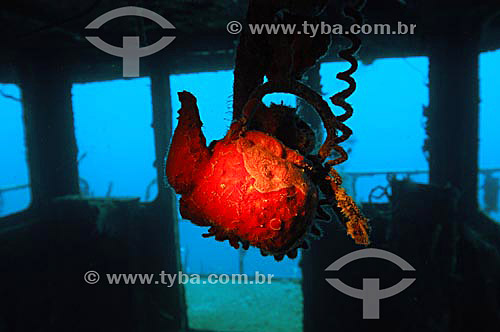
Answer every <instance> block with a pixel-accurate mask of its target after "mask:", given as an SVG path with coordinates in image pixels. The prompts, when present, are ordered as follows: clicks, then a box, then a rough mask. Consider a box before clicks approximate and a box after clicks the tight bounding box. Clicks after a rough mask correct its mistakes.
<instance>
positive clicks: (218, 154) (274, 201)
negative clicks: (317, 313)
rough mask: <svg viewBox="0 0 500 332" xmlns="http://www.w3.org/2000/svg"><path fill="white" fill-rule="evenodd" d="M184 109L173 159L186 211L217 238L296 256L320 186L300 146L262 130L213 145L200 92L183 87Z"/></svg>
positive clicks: (173, 178) (174, 182)
mask: <svg viewBox="0 0 500 332" xmlns="http://www.w3.org/2000/svg"><path fill="white" fill-rule="evenodd" d="M179 100H180V101H181V105H182V107H181V109H180V110H179V125H178V126H177V128H176V130H175V133H174V136H173V138H172V143H171V146H170V151H169V154H168V158H167V163H166V175H167V178H168V182H169V183H170V185H171V186H172V187H173V188H174V189H175V191H176V192H177V193H178V194H181V195H182V197H181V200H180V212H181V215H182V217H183V218H186V219H189V220H191V221H192V222H193V223H194V224H196V225H200V226H210V228H209V230H208V234H204V236H206V237H208V236H215V239H216V240H219V241H224V240H229V242H230V244H231V245H232V246H233V247H235V248H239V245H240V242H241V243H242V245H243V247H244V248H245V249H246V248H248V246H249V245H252V246H255V247H258V248H260V249H261V252H262V253H263V254H265V255H266V254H267V255H274V257H275V258H276V259H277V260H280V259H282V258H283V256H284V255H285V254H286V255H288V256H289V257H291V258H294V257H296V255H297V248H299V247H301V246H304V243H303V239H304V236H305V234H306V233H307V232H308V230H309V229H310V227H311V225H312V223H313V218H314V215H315V211H316V207H317V204H318V192H317V189H316V186H315V185H314V184H313V183H312V181H311V179H310V178H309V175H308V171H307V170H308V169H310V165H309V164H308V162H307V161H306V160H305V159H304V157H303V156H302V155H300V153H299V152H297V151H295V150H292V149H290V148H288V147H286V146H285V145H284V144H283V143H282V142H280V141H279V140H278V139H276V138H274V137H273V136H270V135H268V134H266V133H263V132H260V131H244V132H241V133H240V134H238V135H231V133H232V131H231V130H230V131H229V132H228V134H227V135H226V137H225V138H224V139H222V140H219V141H215V142H213V143H212V144H211V145H210V147H207V146H206V141H205V137H204V136H203V133H202V131H201V126H202V123H201V120H200V116H199V111H198V107H197V105H196V98H195V97H194V96H193V95H192V94H190V93H188V92H181V93H179Z"/></svg>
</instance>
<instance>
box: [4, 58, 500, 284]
mask: <svg viewBox="0 0 500 332" xmlns="http://www.w3.org/2000/svg"><path fill="white" fill-rule="evenodd" d="M346 66H347V65H346V64H344V63H326V64H323V65H322V66H321V76H322V85H323V92H324V94H325V98H326V97H329V96H331V95H332V94H334V93H335V92H337V91H339V90H340V89H342V88H343V87H344V86H345V85H344V83H342V82H339V81H337V80H336V79H335V74H336V73H337V72H338V71H339V70H343V69H345V68H346ZM499 69H500V50H498V51H495V52H488V53H484V54H482V55H481V56H480V79H481V84H480V93H481V104H480V112H481V113H480V155H479V162H480V168H481V169H486V168H500V154H499V153H498V144H499V142H500V139H499V131H498V129H497V127H498V124H499V123H500V121H499V120H500V115H499V112H498V110H499V109H500V99H499V98H498V97H497V89H495V87H498V84H499V82H498V76H499V75H498V74H499V73H500V70H499ZM427 70H428V60H427V59H426V58H425V57H419V58H405V59H381V60H376V61H375V62H373V63H372V64H370V65H363V64H361V65H360V68H359V70H358V72H356V74H355V75H354V76H355V78H356V79H357V81H358V89H357V91H356V93H355V94H354V95H353V96H352V97H351V98H350V101H351V102H352V104H353V106H354V109H355V114H354V116H353V117H352V118H351V119H350V120H349V121H348V125H349V126H350V127H351V128H352V129H353V131H354V135H353V136H352V138H351V139H350V141H349V142H346V144H345V146H346V148H347V149H349V150H350V159H349V160H348V161H347V162H346V163H345V164H343V165H342V167H341V171H342V172H343V173H344V174H346V175H348V174H349V172H388V171H391V172H396V171H397V172H408V171H426V170H427V169H428V166H427V162H426V159H425V156H424V154H423V152H422V144H423V140H424V137H425V134H424V127H423V126H424V118H423V115H422V111H423V106H424V105H426V104H427V103H428V92H427V87H426V84H427ZM232 80H233V78H232V72H231V71H220V72H210V73H198V74H186V75H173V76H171V90H172V104H173V108H174V111H175V112H174V114H173V116H174V125H175V123H176V122H175V121H176V119H175V117H176V111H177V109H178V108H179V102H178V100H177V95H176V93H175V92H177V91H182V90H187V91H190V92H192V93H193V94H194V95H195V96H196V97H197V99H198V106H199V108H200V111H201V118H202V121H203V123H204V127H203V130H204V133H205V136H206V137H207V141H208V142H210V141H211V140H214V139H219V138H221V137H222V136H224V134H225V132H226V130H227V128H228V126H229V123H230V119H231V102H232V95H231V94H232V83H233V81H232ZM0 91H1V92H2V95H0V126H1V128H2V130H1V131H0V141H1V142H3V143H2V145H1V150H0V152H1V154H0V155H1V156H2V163H1V164H0V170H1V172H0V188H1V189H7V188H12V187H15V186H19V185H25V184H28V182H29V179H28V171H27V165H26V158H25V147H24V132H23V124H22V106H21V103H20V102H19V101H16V100H14V99H16V98H20V91H19V88H18V87H17V86H15V85H12V84H10V85H9V84H4V85H0ZM3 95H8V96H12V97H14V98H6V97H4V96H3ZM282 99H283V100H284V103H285V104H288V105H295V98H293V97H291V96H287V95H273V96H269V97H268V98H266V102H267V103H268V102H270V101H271V100H272V101H274V102H280V101H281V100H282ZM73 108H74V117H75V127H76V138H77V144H78V147H79V156H80V158H81V161H80V164H79V170H80V176H81V177H82V178H83V179H84V180H85V181H86V182H87V183H88V184H89V194H90V195H93V196H106V195H111V196H138V197H141V200H143V201H147V200H151V199H153V198H154V196H155V194H156V190H155V187H154V186H152V187H151V190H149V192H148V191H147V187H148V185H149V184H150V183H151V182H152V181H153V180H154V178H155V170H154V168H153V161H154V144H153V131H152V128H151V122H152V115H151V113H152V107H151V95H150V81H149V79H148V78H139V79H133V80H116V81H109V82H98V83H88V84H75V85H74V86H73ZM334 111H335V112H341V110H337V109H334ZM466 134H467V133H464V135H466ZM6 142H9V144H6ZM499 174H500V173H496V174H495V176H497V177H498V176H499ZM347 178H348V179H349V177H348V176H347ZM412 178H413V179H414V180H416V181H419V182H426V181H427V175H426V174H422V175H416V176H412ZM479 180H480V187H481V184H482V183H483V181H484V176H481V177H480V179H479ZM346 182H347V186H348V189H349V190H351V192H352V188H351V186H350V183H349V181H346ZM351 184H352V183H351ZM377 185H386V179H385V175H374V176H369V177H368V176H367V177H360V178H358V180H357V182H356V186H355V187H356V190H355V193H356V199H357V200H358V201H366V200H367V199H368V195H369V192H370V190H371V189H372V188H374V187H375V186H377ZM482 195H483V191H482V189H481V188H479V197H480V202H482ZM29 201H30V195H29V190H27V189H26V188H24V189H23V188H22V189H18V190H10V191H2V194H1V196H0V216H5V215H8V214H10V213H13V212H16V211H19V210H21V209H23V208H25V207H27V206H28V204H29ZM490 215H491V216H492V217H493V218H495V219H496V220H500V214H499V213H498V212H493V213H491V214H490ZM204 231H205V230H204V229H201V228H199V227H196V226H193V225H191V224H190V223H189V222H187V221H180V236H181V245H182V255H183V262H184V268H185V269H186V270H187V271H188V272H197V273H212V272H213V273H217V272H219V273H220V272H224V273H233V272H238V262H239V252H238V251H236V250H234V249H232V248H229V244H227V243H219V242H216V241H214V240H212V239H202V238H201V236H200V234H201V233H203V232H204ZM244 262H245V272H246V273H252V272H253V271H255V270H258V271H260V272H262V273H274V274H277V275H279V276H287V277H300V270H299V269H298V267H297V262H298V260H288V259H286V260H285V261H284V262H282V263H275V262H274V261H273V259H272V258H269V257H267V258H263V257H261V256H260V253H259V252H258V251H257V250H250V251H249V252H248V253H246V255H245V258H244Z"/></svg>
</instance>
